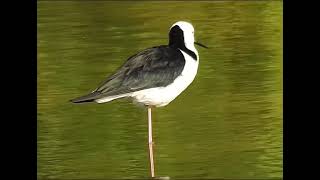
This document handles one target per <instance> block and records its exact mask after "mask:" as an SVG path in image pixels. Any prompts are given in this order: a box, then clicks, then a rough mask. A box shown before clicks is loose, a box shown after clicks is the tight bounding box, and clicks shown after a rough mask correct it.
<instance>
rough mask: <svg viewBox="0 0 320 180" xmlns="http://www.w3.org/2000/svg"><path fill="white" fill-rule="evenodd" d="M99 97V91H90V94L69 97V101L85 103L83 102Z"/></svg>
mask: <svg viewBox="0 0 320 180" xmlns="http://www.w3.org/2000/svg"><path fill="white" fill-rule="evenodd" d="M100 97H101V93H100V92H97V91H95V92H92V93H90V94H87V95H84V96H81V97H78V98H75V99H71V100H70V101H71V102H73V103H85V102H92V101H94V100H96V99H99V98H100Z"/></svg>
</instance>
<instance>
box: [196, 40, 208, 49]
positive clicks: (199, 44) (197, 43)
mask: <svg viewBox="0 0 320 180" xmlns="http://www.w3.org/2000/svg"><path fill="white" fill-rule="evenodd" d="M194 44H196V45H198V46H201V47H203V48H206V49H208V47H207V46H205V45H203V44H201V43H199V42H194Z"/></svg>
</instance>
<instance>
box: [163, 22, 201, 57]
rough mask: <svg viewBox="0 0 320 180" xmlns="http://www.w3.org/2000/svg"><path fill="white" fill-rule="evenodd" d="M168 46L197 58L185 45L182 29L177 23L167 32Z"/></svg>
mask: <svg viewBox="0 0 320 180" xmlns="http://www.w3.org/2000/svg"><path fill="white" fill-rule="evenodd" d="M169 46H170V47H172V48H179V49H181V50H182V51H184V52H185V53H187V54H188V55H190V56H191V57H192V58H193V59H195V60H197V55H196V54H195V53H194V52H193V51H191V50H190V49H188V48H187V47H186V46H185V44H184V35H183V31H182V29H181V28H180V27H179V26H178V25H175V26H173V27H172V28H171V30H170V32H169Z"/></svg>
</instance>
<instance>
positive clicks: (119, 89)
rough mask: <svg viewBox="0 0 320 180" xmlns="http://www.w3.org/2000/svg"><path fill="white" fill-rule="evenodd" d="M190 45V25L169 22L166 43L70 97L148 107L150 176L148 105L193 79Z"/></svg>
mask: <svg viewBox="0 0 320 180" xmlns="http://www.w3.org/2000/svg"><path fill="white" fill-rule="evenodd" d="M194 44H197V45H200V46H203V47H206V46H204V45H202V44H200V43H197V42H195V41H194V28H193V26H192V25H191V24H190V23H188V22H184V21H179V22H177V23H175V24H173V25H172V26H171V28H170V32H169V44H168V45H162V46H157V47H152V48H149V49H146V50H143V51H141V52H139V53H137V54H135V55H133V56H131V57H130V58H128V60H127V61H126V62H125V64H124V65H123V66H122V67H120V68H119V69H118V71H116V73H114V74H113V75H112V76H110V77H109V78H107V79H106V80H105V81H104V82H102V83H101V84H100V86H99V87H98V88H97V89H95V90H94V91H93V92H91V93H89V94H88V95H85V96H82V97H79V98H76V99H73V100H71V101H72V102H74V103H83V102H92V101H94V102H97V103H105V102H109V101H112V100H114V99H119V98H124V97H131V98H133V100H134V101H136V102H138V103H141V104H143V105H146V106H147V107H148V138H149V141H148V142H149V157H150V172H151V177H155V173H154V161H153V140H152V120H151V119H152V118H151V107H161V106H165V105H167V104H169V103H170V102H171V101H172V100H174V99H175V98H176V97H177V96H178V95H179V94H180V93H181V92H182V91H183V90H185V89H186V88H187V87H188V86H189V85H190V84H191V82H192V81H193V79H194V78H195V76H196V74H197V70H198V65H199V54H198V51H197V49H196V48H195V47H194Z"/></svg>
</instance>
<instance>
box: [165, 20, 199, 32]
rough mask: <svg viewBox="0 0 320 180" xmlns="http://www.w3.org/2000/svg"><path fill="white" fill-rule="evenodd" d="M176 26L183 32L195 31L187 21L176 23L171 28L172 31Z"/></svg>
mask: <svg viewBox="0 0 320 180" xmlns="http://www.w3.org/2000/svg"><path fill="white" fill-rule="evenodd" d="M175 25H178V26H179V27H180V28H181V29H182V31H194V28H193V26H192V24H191V23H188V22H186V21H178V22H176V23H174V24H173V25H172V26H171V27H170V29H171V28H172V27H173V26H175Z"/></svg>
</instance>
